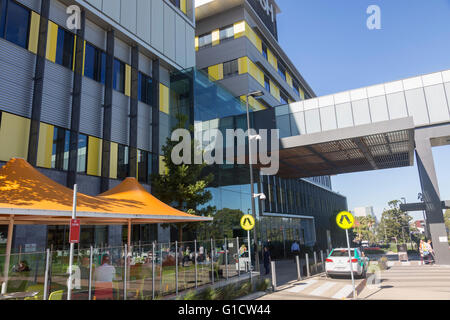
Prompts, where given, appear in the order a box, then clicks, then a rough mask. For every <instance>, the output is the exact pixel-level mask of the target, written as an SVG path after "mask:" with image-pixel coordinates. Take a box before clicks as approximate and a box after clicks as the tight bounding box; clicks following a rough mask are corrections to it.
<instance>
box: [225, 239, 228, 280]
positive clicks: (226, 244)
mask: <svg viewBox="0 0 450 320" xmlns="http://www.w3.org/2000/svg"><path fill="white" fill-rule="evenodd" d="M225 268H226V278H227V280H228V239H227V238H225Z"/></svg>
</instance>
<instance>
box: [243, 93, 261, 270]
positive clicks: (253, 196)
mask: <svg viewBox="0 0 450 320" xmlns="http://www.w3.org/2000/svg"><path fill="white" fill-rule="evenodd" d="M263 95H264V93H263V92H262V91H255V92H251V93H249V94H247V95H246V107H247V126H248V157H249V161H248V162H249V167H250V192H251V198H252V215H253V218H254V219H255V221H256V208H255V186H254V181H253V164H252V146H251V140H252V138H257V137H252V136H251V134H250V112H249V106H248V98H249V97H253V98H258V97H262V96H263ZM253 238H254V239H255V249H256V250H255V269H256V270H257V271H258V272H259V271H260V270H259V250H258V235H257V231H256V228H254V229H253ZM250 272H251V271H250Z"/></svg>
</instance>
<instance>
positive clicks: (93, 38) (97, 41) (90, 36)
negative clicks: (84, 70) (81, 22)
mask: <svg viewBox="0 0 450 320" xmlns="http://www.w3.org/2000/svg"><path fill="white" fill-rule="evenodd" d="M85 39H86V41H88V42H90V43H92V44H93V45H95V46H96V47H98V48H100V49H102V50H106V32H105V31H104V30H103V29H102V28H100V27H99V26H97V25H96V24H94V23H93V22H91V21H89V20H86V32H85Z"/></svg>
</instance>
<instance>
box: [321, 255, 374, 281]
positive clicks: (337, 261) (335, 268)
mask: <svg viewBox="0 0 450 320" xmlns="http://www.w3.org/2000/svg"><path fill="white" fill-rule="evenodd" d="M350 250H351V256H352V268H353V275H354V276H355V277H359V278H365V277H366V274H367V267H368V265H369V259H368V258H366V257H364V256H363V254H362V253H361V251H360V250H359V249H355V248H351V249H350ZM325 271H326V273H327V276H329V277H332V276H338V275H342V276H351V275H350V273H351V271H350V261H349V256H348V249H345V248H338V249H333V251H331V253H330V255H329V256H328V257H327V259H326V260H325Z"/></svg>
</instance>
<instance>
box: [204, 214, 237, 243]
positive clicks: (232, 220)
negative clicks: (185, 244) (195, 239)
mask: <svg viewBox="0 0 450 320" xmlns="http://www.w3.org/2000/svg"><path fill="white" fill-rule="evenodd" d="M243 215H244V213H243V212H242V211H241V210H238V209H229V208H224V209H222V210H218V211H217V212H216V213H215V214H214V220H213V221H212V222H211V223H208V224H205V225H204V233H203V234H202V233H200V235H201V237H200V238H202V239H204V240H207V239H210V238H213V239H223V238H224V237H226V238H228V239H230V238H233V228H236V227H237V226H239V224H240V220H241V217H242V216H243Z"/></svg>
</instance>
